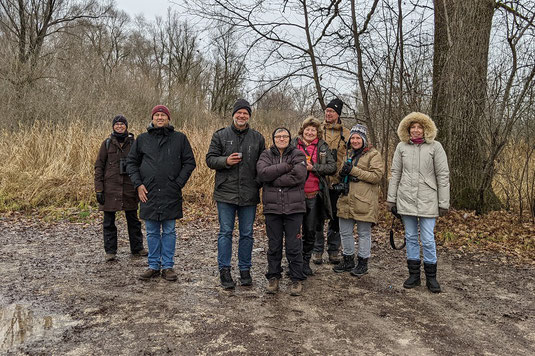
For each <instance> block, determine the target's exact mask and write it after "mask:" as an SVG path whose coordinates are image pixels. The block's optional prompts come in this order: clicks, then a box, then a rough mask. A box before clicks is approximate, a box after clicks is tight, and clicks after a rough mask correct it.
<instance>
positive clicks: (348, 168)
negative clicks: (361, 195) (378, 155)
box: [340, 162, 353, 178]
mask: <svg viewBox="0 0 535 356" xmlns="http://www.w3.org/2000/svg"><path fill="white" fill-rule="evenodd" d="M352 168H353V165H352V164H351V162H346V163H344V165H343V166H342V169H341V170H340V177H341V178H344V177H346V176H348V175H349V173H350V172H351V169H352Z"/></svg>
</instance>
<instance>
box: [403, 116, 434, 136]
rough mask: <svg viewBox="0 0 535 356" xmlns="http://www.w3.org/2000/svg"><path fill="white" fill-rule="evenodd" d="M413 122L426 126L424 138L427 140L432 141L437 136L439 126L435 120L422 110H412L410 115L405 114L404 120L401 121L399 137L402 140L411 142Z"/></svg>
mask: <svg viewBox="0 0 535 356" xmlns="http://www.w3.org/2000/svg"><path fill="white" fill-rule="evenodd" d="M413 122H417V123H419V124H420V125H422V127H423V128H424V138H425V142H427V143H431V142H433V141H434V140H435V137H437V132H438V130H437V127H436V125H435V123H434V122H433V120H431V118H430V117H429V116H427V115H426V114H422V113H421V112H411V113H410V114H409V115H407V116H405V117H404V118H403V120H401V122H400V123H399V126H398V137H399V139H400V141H401V142H409V140H410V134H409V127H410V126H411V124H412V123H413Z"/></svg>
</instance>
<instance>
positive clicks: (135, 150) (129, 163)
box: [126, 138, 143, 189]
mask: <svg viewBox="0 0 535 356" xmlns="http://www.w3.org/2000/svg"><path fill="white" fill-rule="evenodd" d="M142 159H143V156H142V155H141V153H140V152H139V138H137V139H136V140H135V141H134V143H133V144H132V147H131V148H130V152H129V153H128V156H127V157H126V173H128V176H129V177H130V180H131V181H132V184H133V185H134V188H136V189H137V187H139V186H140V185H142V184H143V181H142V180H141V174H140V173H139V167H140V166H141V160H142Z"/></svg>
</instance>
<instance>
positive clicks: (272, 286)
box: [266, 277, 279, 294]
mask: <svg viewBox="0 0 535 356" xmlns="http://www.w3.org/2000/svg"><path fill="white" fill-rule="evenodd" d="M278 290H279V279H278V278H275V277H273V278H270V279H269V284H268V286H267V288H266V293H268V294H275V293H277V292H278Z"/></svg>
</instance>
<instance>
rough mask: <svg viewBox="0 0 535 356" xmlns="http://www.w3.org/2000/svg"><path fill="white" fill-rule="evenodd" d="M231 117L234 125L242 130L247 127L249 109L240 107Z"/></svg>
mask: <svg viewBox="0 0 535 356" xmlns="http://www.w3.org/2000/svg"><path fill="white" fill-rule="evenodd" d="M232 119H233V121H234V126H236V128H238V129H240V130H243V129H244V128H246V127H247V122H248V121H249V111H247V109H240V110H238V111H236V112H235V113H234V116H233V117H232Z"/></svg>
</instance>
